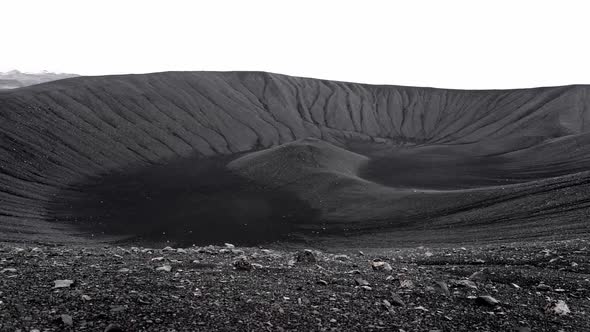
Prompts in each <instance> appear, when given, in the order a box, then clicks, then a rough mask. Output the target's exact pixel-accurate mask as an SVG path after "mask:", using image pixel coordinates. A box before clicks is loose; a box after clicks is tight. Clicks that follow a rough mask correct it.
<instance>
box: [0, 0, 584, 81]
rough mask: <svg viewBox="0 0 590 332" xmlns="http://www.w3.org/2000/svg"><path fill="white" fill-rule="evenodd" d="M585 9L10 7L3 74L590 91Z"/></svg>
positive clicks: (546, 4)
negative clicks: (254, 77)
mask: <svg viewBox="0 0 590 332" xmlns="http://www.w3.org/2000/svg"><path fill="white" fill-rule="evenodd" d="M584 2H585V1H583V0H580V1H575V0H570V1H557V0H555V1H541V0H536V1H525V0H510V1H504V0H494V1H485V2H484V1H476V0H469V1H467V0H466V1H448V0H447V1H442V0H438V1H436V0H435V1H420V0H407V1H370V0H364V1H361V0H357V1H345V0H334V1H329V0H312V1H306V0H296V1H279V0H269V1H255V0H249V1H245V0H242V1H220V0H210V1H174V0H166V1H147V0H137V1H131V0H113V1H108V0H101V1H98V0H96V1H81V0H72V1H67V0H51V1H48V0H38V1H29V0H0V26H1V27H2V34H1V39H0V48H1V49H0V71H8V70H11V69H19V70H22V71H40V70H44V69H45V70H49V71H57V72H72V73H78V74H84V75H103V74H117V73H145V72H155V71H167V70H263V71H270V72H277V73H283V74H289V75H296V76H307V77H316V78H326V79H335V80H343V81H355V82H366V83H375V84H399V85H416V86H435V87H446V88H512V87H532V86H544V85H562V84H574V83H590V10H589V9H590V5H585V4H584ZM586 2H587V1H586Z"/></svg>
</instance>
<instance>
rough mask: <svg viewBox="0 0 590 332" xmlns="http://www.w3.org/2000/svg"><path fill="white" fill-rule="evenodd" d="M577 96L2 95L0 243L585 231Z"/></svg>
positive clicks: (193, 75)
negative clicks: (101, 236) (104, 238)
mask: <svg viewBox="0 0 590 332" xmlns="http://www.w3.org/2000/svg"><path fill="white" fill-rule="evenodd" d="M589 89H590V88H589V87H588V86H583V85H572V86H563V87H549V88H536V89H519V90H482V91H466V90H446V89H433V88H414V87H400V86H374V85H367V84H355V83H345V82H332V81H326V80H317V79H308V78H299V77H289V76H284V75H277V74H269V73H259V72H168V73H156V74H147V75H126V76H105V77H79V78H71V79H65V80H59V81H55V82H50V83H45V84H40V85H35V86H30V87H25V88H19V89H15V90H10V91H1V92H0V142H1V145H0V225H1V228H2V232H1V234H2V237H3V240H19V239H23V238H27V239H35V240H38V241H56V242H66V241H71V242H75V241H85V240H84V239H85V238H88V237H89V236H90V235H91V234H94V235H98V234H102V233H106V234H112V235H121V236H141V237H144V238H150V239H167V240H168V239H175V240H178V241H180V242H186V243H194V242H206V241H212V242H219V243H223V242H225V241H232V242H235V243H258V242H264V241H272V240H275V239H283V238H289V237H294V238H297V239H300V238H307V237H309V236H315V237H318V238H322V237H323V238H326V237H327V238H329V237H332V236H334V235H347V236H350V235H354V236H355V237H356V236H359V237H362V236H363V234H373V235H372V238H371V245H380V244H379V243H384V242H387V243H390V242H396V243H400V242H399V241H412V240H411V239H415V238H417V237H419V238H420V239H421V241H437V239H438V240H440V239H444V241H464V240H465V239H468V240H469V239H471V240H482V239H499V238H500V239H510V238H525V237H529V236H537V237H538V236H545V237H554V236H564V237H567V236H568V234H577V235H580V234H587V233H588V226H587V222H586V221H585V218H586V215H587V214H588V212H590V211H589V210H588V204H587V195H588V193H589V192H590V188H589V186H588V182H589V181H588V173H587V169H588V167H589V166H590V157H589V156H590V144H588V143H590V141H589V140H590V136H589V135H588V126H587V123H588V121H587V118H588V117H590V112H589V110H588V105H589V103H590V94H589V93H588V92H589ZM74 226H75V227H74ZM375 234H376V235H377V236H375Z"/></svg>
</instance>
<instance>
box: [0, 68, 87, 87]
mask: <svg viewBox="0 0 590 332" xmlns="http://www.w3.org/2000/svg"><path fill="white" fill-rule="evenodd" d="M76 76H79V75H76V74H64V73H51V72H48V71H42V72H40V73H23V72H20V71H18V70H11V71H9V72H6V73H3V72H0V90H3V89H16V88H21V87H23V86H29V85H34V84H39V83H45V82H50V81H56V80H61V79H64V78H69V77H76Z"/></svg>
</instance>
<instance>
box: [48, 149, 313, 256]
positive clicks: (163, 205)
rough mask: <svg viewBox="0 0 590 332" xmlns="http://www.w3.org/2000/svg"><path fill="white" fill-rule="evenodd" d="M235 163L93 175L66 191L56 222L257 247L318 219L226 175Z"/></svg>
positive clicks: (289, 197) (291, 198)
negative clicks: (230, 164) (228, 167)
mask: <svg viewBox="0 0 590 332" xmlns="http://www.w3.org/2000/svg"><path fill="white" fill-rule="evenodd" d="M235 157H236V156H233V157H231V158H230V157H216V158H210V159H203V158H190V159H184V160H177V161H173V162H169V163H167V164H165V165H153V166H149V167H145V168H142V169H138V170H135V171H127V172H118V173H113V174H108V175H103V176H100V177H96V178H94V179H91V180H89V181H87V182H86V183H83V184H79V185H77V186H75V187H71V188H70V189H68V190H64V191H62V192H61V193H60V194H59V195H58V196H57V197H56V199H55V200H54V201H53V202H52V203H51V204H50V210H51V211H52V214H53V217H54V218H55V219H58V220H62V221H64V220H65V221H70V222H73V223H75V224H76V225H79V226H80V227H82V228H83V229H88V230H90V231H98V232H104V233H105V234H112V235H127V234H128V235H133V236H137V238H139V239H145V240H150V241H160V240H170V241H173V242H175V243H179V244H186V245H189V244H211V243H218V242H223V241H226V242H227V241H230V242H234V243H236V244H260V243H265V242H271V241H275V240H282V239H287V238H288V237H289V234H290V232H291V231H292V230H293V229H294V228H295V227H296V226H297V224H301V223H312V224H313V223H314V220H315V219H316V218H317V213H316V212H315V211H314V210H313V209H311V208H310V207H309V206H308V205H307V204H305V203H304V202H302V201H301V200H299V199H298V198H297V197H296V196H295V195H293V194H290V193H287V192H282V191H280V190H277V189H276V188H267V187H264V186H261V185H259V184H255V183H253V182H251V181H249V180H247V179H245V178H243V177H241V176H239V175H237V174H235V173H232V172H231V171H229V170H228V169H227V168H226V167H225V165H226V164H227V163H228V162H229V161H230V160H231V159H233V158H235Z"/></svg>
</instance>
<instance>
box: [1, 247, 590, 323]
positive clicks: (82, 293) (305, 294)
mask: <svg viewBox="0 0 590 332" xmlns="http://www.w3.org/2000/svg"><path fill="white" fill-rule="evenodd" d="M589 247H590V244H589V243H588V241H587V240H572V241H560V242H546V243H536V244H522V243H518V244H506V245H490V246H485V247H474V246H468V247H455V248H426V247H418V248H404V249H366V250H363V251H358V250H354V251H352V250H342V251H338V252H336V251H333V250H330V251H329V252H327V251H317V250H299V249H293V250H284V249H280V248H278V247H270V248H269V249H261V248H236V247H234V246H233V245H230V244H226V245H225V246H208V247H191V248H171V247H166V248H163V249H155V248H154V249H152V248H144V247H117V246H106V247H95V246H93V247H48V246H38V245H37V246H35V245H25V244H21V245H17V244H13V243H11V244H3V245H1V246H0V271H1V273H0V281H1V288H0V331H27V332H28V331H31V332H32V331H111V332H113V331H214V330H220V331H356V330H359V331H378V330H383V331H400V332H401V331H576V332H577V331H590V319H589V318H590V248H589Z"/></svg>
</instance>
